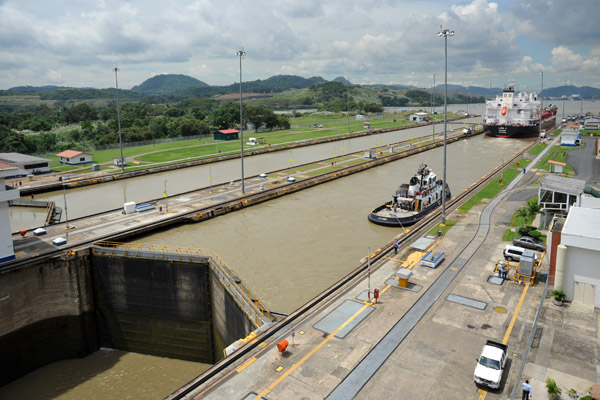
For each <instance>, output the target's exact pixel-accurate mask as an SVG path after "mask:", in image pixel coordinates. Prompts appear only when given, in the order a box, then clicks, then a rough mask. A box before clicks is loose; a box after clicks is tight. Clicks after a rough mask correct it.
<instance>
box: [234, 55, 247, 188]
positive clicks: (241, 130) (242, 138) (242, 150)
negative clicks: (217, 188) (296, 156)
mask: <svg viewBox="0 0 600 400" xmlns="http://www.w3.org/2000/svg"><path fill="white" fill-rule="evenodd" d="M235 54H236V55H237V56H239V57H240V144H241V146H240V147H241V153H240V155H241V159H242V194H245V193H246V187H245V186H244V120H243V117H242V116H243V111H242V58H244V56H245V55H246V52H245V51H244V48H243V47H242V49H241V50H238V51H237V52H236V53H235Z"/></svg>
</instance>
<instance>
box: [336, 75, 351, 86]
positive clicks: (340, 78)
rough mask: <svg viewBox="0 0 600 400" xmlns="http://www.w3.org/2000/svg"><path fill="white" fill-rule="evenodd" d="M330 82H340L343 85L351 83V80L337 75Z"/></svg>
mask: <svg viewBox="0 0 600 400" xmlns="http://www.w3.org/2000/svg"><path fill="white" fill-rule="evenodd" d="M332 82H342V83H343V84H344V85H352V82H350V81H349V80H348V79H346V78H344V77H343V76H338V77H337V78H335V79H334V80H333V81H332Z"/></svg>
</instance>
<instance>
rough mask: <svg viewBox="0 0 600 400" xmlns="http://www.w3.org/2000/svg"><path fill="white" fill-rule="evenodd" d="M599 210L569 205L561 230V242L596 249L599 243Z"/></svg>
mask: <svg viewBox="0 0 600 400" xmlns="http://www.w3.org/2000/svg"><path fill="white" fill-rule="evenodd" d="M598 226H600V210H597V209H593V208H583V207H571V210H570V211H569V215H568V216H567V220H566V221H565V226H564V227H563V230H562V242H563V243H564V244H565V245H567V246H569V245H571V246H576V247H582V248H587V249H591V250H598V248H600V247H599V245H600V229H598Z"/></svg>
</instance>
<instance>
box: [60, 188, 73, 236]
mask: <svg viewBox="0 0 600 400" xmlns="http://www.w3.org/2000/svg"><path fill="white" fill-rule="evenodd" d="M65 186H67V185H66V184H64V183H63V185H62V187H63V199H64V201H65V219H66V221H67V226H66V227H65V229H71V227H70V226H69V213H68V212H67V189H66V188H65Z"/></svg>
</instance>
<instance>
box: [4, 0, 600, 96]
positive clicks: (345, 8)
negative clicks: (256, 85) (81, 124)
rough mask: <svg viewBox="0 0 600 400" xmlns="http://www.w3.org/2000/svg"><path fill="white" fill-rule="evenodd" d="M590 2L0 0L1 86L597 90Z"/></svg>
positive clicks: (594, 14)
mask: <svg viewBox="0 0 600 400" xmlns="http://www.w3.org/2000/svg"><path fill="white" fill-rule="evenodd" d="M599 12H600V1H598V0H578V1H576V2H572V1H568V0H499V1H497V2H491V1H488V0H468V1H460V0H453V1H451V0H449V1H443V0H431V1H410V0H252V1H240V0H196V1H192V0H189V1H184V0H170V1H164V0H161V1H158V0H131V1H123V0H121V1H113V0H50V1H49V0H0V89H8V88H11V87H14V86H20V85H32V86H39V85H62V86H73V87H96V88H106V87H114V84H115V80H114V78H115V77H114V72H113V68H114V66H115V65H118V66H119V68H120V71H119V87H122V88H125V89H128V88H131V87H132V86H134V85H137V84H140V83H142V82H143V81H144V80H145V79H148V78H150V77H152V76H154V75H157V74H186V75H190V76H193V77H194V78H197V79H200V80H202V81H204V82H206V83H208V84H210V85H226V84H231V83H234V82H236V81H239V59H238V58H237V57H236V54H235V53H236V51H237V50H239V49H240V48H242V47H243V48H244V50H245V51H246V53H247V55H246V57H245V59H244V60H243V80H254V79H266V78H268V77H270V76H273V75H279V74H290V75H300V76H303V77H311V76H322V77H323V78H325V79H333V78H335V77H337V76H344V77H346V78H348V79H350V81H352V82H353V83H384V84H394V83H398V84H405V85H416V86H419V87H423V88H429V87H431V86H432V84H433V77H432V74H436V84H439V83H443V79H444V78H443V74H444V39H443V38H439V37H438V36H437V33H438V32H439V31H440V25H441V26H443V27H444V28H449V29H452V30H454V31H455V36H453V37H450V38H448V82H449V83H452V84H462V85H477V86H484V87H488V86H489V84H490V82H492V85H493V86H495V87H502V86H504V85H505V83H506V82H507V80H508V79H514V80H515V81H516V82H517V84H518V85H519V87H520V88H524V89H539V87H540V84H541V78H540V74H539V71H542V70H543V71H544V87H553V86H559V85H562V84H563V83H565V82H566V83H568V84H574V85H577V86H582V85H589V86H594V87H598V88H600V74H599V73H600V41H599V40H598V39H599V38H600V23H598V15H600V13H599Z"/></svg>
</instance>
